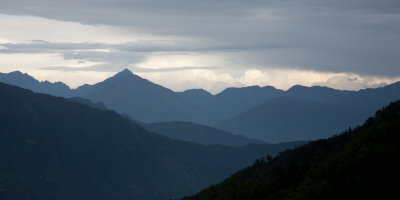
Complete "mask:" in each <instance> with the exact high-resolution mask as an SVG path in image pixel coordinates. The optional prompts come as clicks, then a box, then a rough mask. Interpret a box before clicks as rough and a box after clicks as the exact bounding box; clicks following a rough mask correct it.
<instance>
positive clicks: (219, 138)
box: [144, 122, 264, 146]
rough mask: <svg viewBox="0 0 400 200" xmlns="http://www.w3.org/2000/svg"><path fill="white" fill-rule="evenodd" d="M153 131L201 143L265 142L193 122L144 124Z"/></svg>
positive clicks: (240, 143)
mask: <svg viewBox="0 0 400 200" xmlns="http://www.w3.org/2000/svg"><path fill="white" fill-rule="evenodd" d="M144 126H145V128H146V129H147V130H149V131H151V132H154V133H158V134H161V135H164V136H167V137H169V138H173V139H178V140H183V141H188V142H196V143H199V144H205V145H210V144H221V145H227V146H244V145H246V144H252V143H253V144H262V143H264V142H262V141H260V140H257V139H252V138H248V137H245V136H241V135H233V134H231V133H228V132H226V131H222V130H218V129H216V128H212V127H209V126H204V125H199V124H195V123H192V122H159V123H150V124H146V125H144Z"/></svg>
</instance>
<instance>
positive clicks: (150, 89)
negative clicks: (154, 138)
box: [75, 69, 210, 123]
mask: <svg viewBox="0 0 400 200" xmlns="http://www.w3.org/2000/svg"><path fill="white" fill-rule="evenodd" d="M75 94H76V96H81V97H84V98H87V99H90V100H92V101H100V102H103V103H104V104H105V105H106V106H107V107H108V108H110V109H113V110H115V111H117V112H120V113H125V114H128V115H129V116H131V117H132V118H134V119H137V120H140V121H144V122H160V121H177V120H178V121H179V120H180V121H183V120H185V121H197V122H202V123H210V120H209V117H207V116H206V115H205V113H203V112H202V111H201V110H199V109H196V107H195V106H193V105H192V104H191V103H189V102H187V101H185V100H184V99H182V98H181V97H180V96H179V95H177V94H176V93H175V92H173V91H172V90H170V89H167V88H164V87H162V86H160V85H157V84H154V83H152V82H150V81H148V80H146V79H143V78H141V77H139V76H137V75H134V74H133V73H132V72H130V71H129V70H128V69H125V70H123V71H121V72H119V73H118V74H116V75H115V76H113V77H111V78H108V79H106V80H105V81H103V82H100V83H97V84H95V85H83V86H81V87H79V88H77V89H76V91H75Z"/></svg>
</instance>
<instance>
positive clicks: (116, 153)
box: [0, 83, 299, 200]
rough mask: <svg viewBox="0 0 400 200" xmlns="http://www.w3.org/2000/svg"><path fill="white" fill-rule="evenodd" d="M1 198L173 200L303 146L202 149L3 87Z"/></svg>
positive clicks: (105, 113)
mask: <svg viewBox="0 0 400 200" xmlns="http://www.w3.org/2000/svg"><path fill="white" fill-rule="evenodd" d="M0 130H1V131H0V199H96V200H99V199H116V200H119V199H137V200H140V199H168V198H177V197H180V196H182V195H185V194H189V193H193V192H196V191H198V190H199V189H200V188H202V187H204V186H206V185H209V184H212V183H216V182H218V181H220V180H222V179H223V178H224V177H226V176H228V175H229V174H230V173H232V172H234V171H236V170H238V169H240V168H242V167H244V166H246V165H248V164H249V163H251V162H253V161H254V159H255V158H256V157H260V156H261V155H264V154H266V153H270V154H274V153H276V152H278V151H282V150H283V149H286V148H290V147H293V146H294V145H296V144H299V143H286V144H280V145H247V146H245V147H241V148H232V147H225V146H221V145H210V146H204V145H200V144H196V143H189V142H182V141H178V140H172V139H169V138H167V137H164V136H160V135H157V134H152V133H150V132H147V131H146V130H145V129H144V128H142V127H140V126H138V125H136V124H134V123H132V122H131V121H130V120H129V119H127V118H126V117H123V116H121V115H118V114H117V113H115V112H114V111H109V110H100V109H96V108H93V107H90V106H87V105H84V104H81V103H78V102H74V101H70V100H68V99H64V98H60V97H53V96H50V95H45V94H37V93H33V92H31V91H29V90H26V89H22V88H18V87H15V86H10V85H7V84H3V83H0Z"/></svg>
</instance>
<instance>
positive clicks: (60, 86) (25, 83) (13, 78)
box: [0, 71, 73, 97]
mask: <svg viewBox="0 0 400 200" xmlns="http://www.w3.org/2000/svg"><path fill="white" fill-rule="evenodd" d="M0 82H3V83H7V84H10V85H16V86H19V87H22V88H26V89H30V90H32V91H34V92H40V93H46V94H51V95H54V96H61V97H71V96H73V94H72V90H71V89H70V88H69V87H68V86H67V85H66V84H64V83H62V82H55V83H50V82H48V81H42V82H40V81H38V80H36V79H34V78H33V77H32V76H29V75H28V74H26V73H22V72H19V71H14V72H10V73H8V74H4V73H0Z"/></svg>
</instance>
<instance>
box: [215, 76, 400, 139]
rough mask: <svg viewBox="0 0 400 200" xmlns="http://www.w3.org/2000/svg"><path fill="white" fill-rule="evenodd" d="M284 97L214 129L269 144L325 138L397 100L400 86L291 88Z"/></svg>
mask: <svg viewBox="0 0 400 200" xmlns="http://www.w3.org/2000/svg"><path fill="white" fill-rule="evenodd" d="M286 94H287V96H283V97H279V98H275V99H272V100H268V101H266V102H264V103H263V104H262V105H260V106H257V107H254V108H252V109H250V110H248V111H246V112H243V113H241V114H239V115H237V116H235V117H233V118H231V119H228V120H225V121H224V122H222V123H219V124H218V125H217V127H218V128H220V129H223V130H227V131H229V132H232V133H234V134H241V135H245V136H248V137H252V138H258V139H262V140H264V141H267V142H272V143H273V142H282V141H295V140H310V139H319V138H325V137H329V136H332V135H333V134H335V133H337V132H340V131H342V130H345V129H346V128H347V127H349V126H355V125H357V124H359V123H361V122H362V121H363V120H364V119H365V118H366V117H368V116H371V115H372V114H373V113H374V112H375V110H377V109H379V108H382V107H383V106H384V105H386V104H388V103H390V102H391V101H394V100H397V99H400V82H398V83H395V84H392V85H388V86H386V87H383V88H376V89H366V90H360V91H358V92H355V91H339V90H334V89H331V88H326V87H304V86H294V87H293V88H291V89H289V90H288V91H287V92H286Z"/></svg>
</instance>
